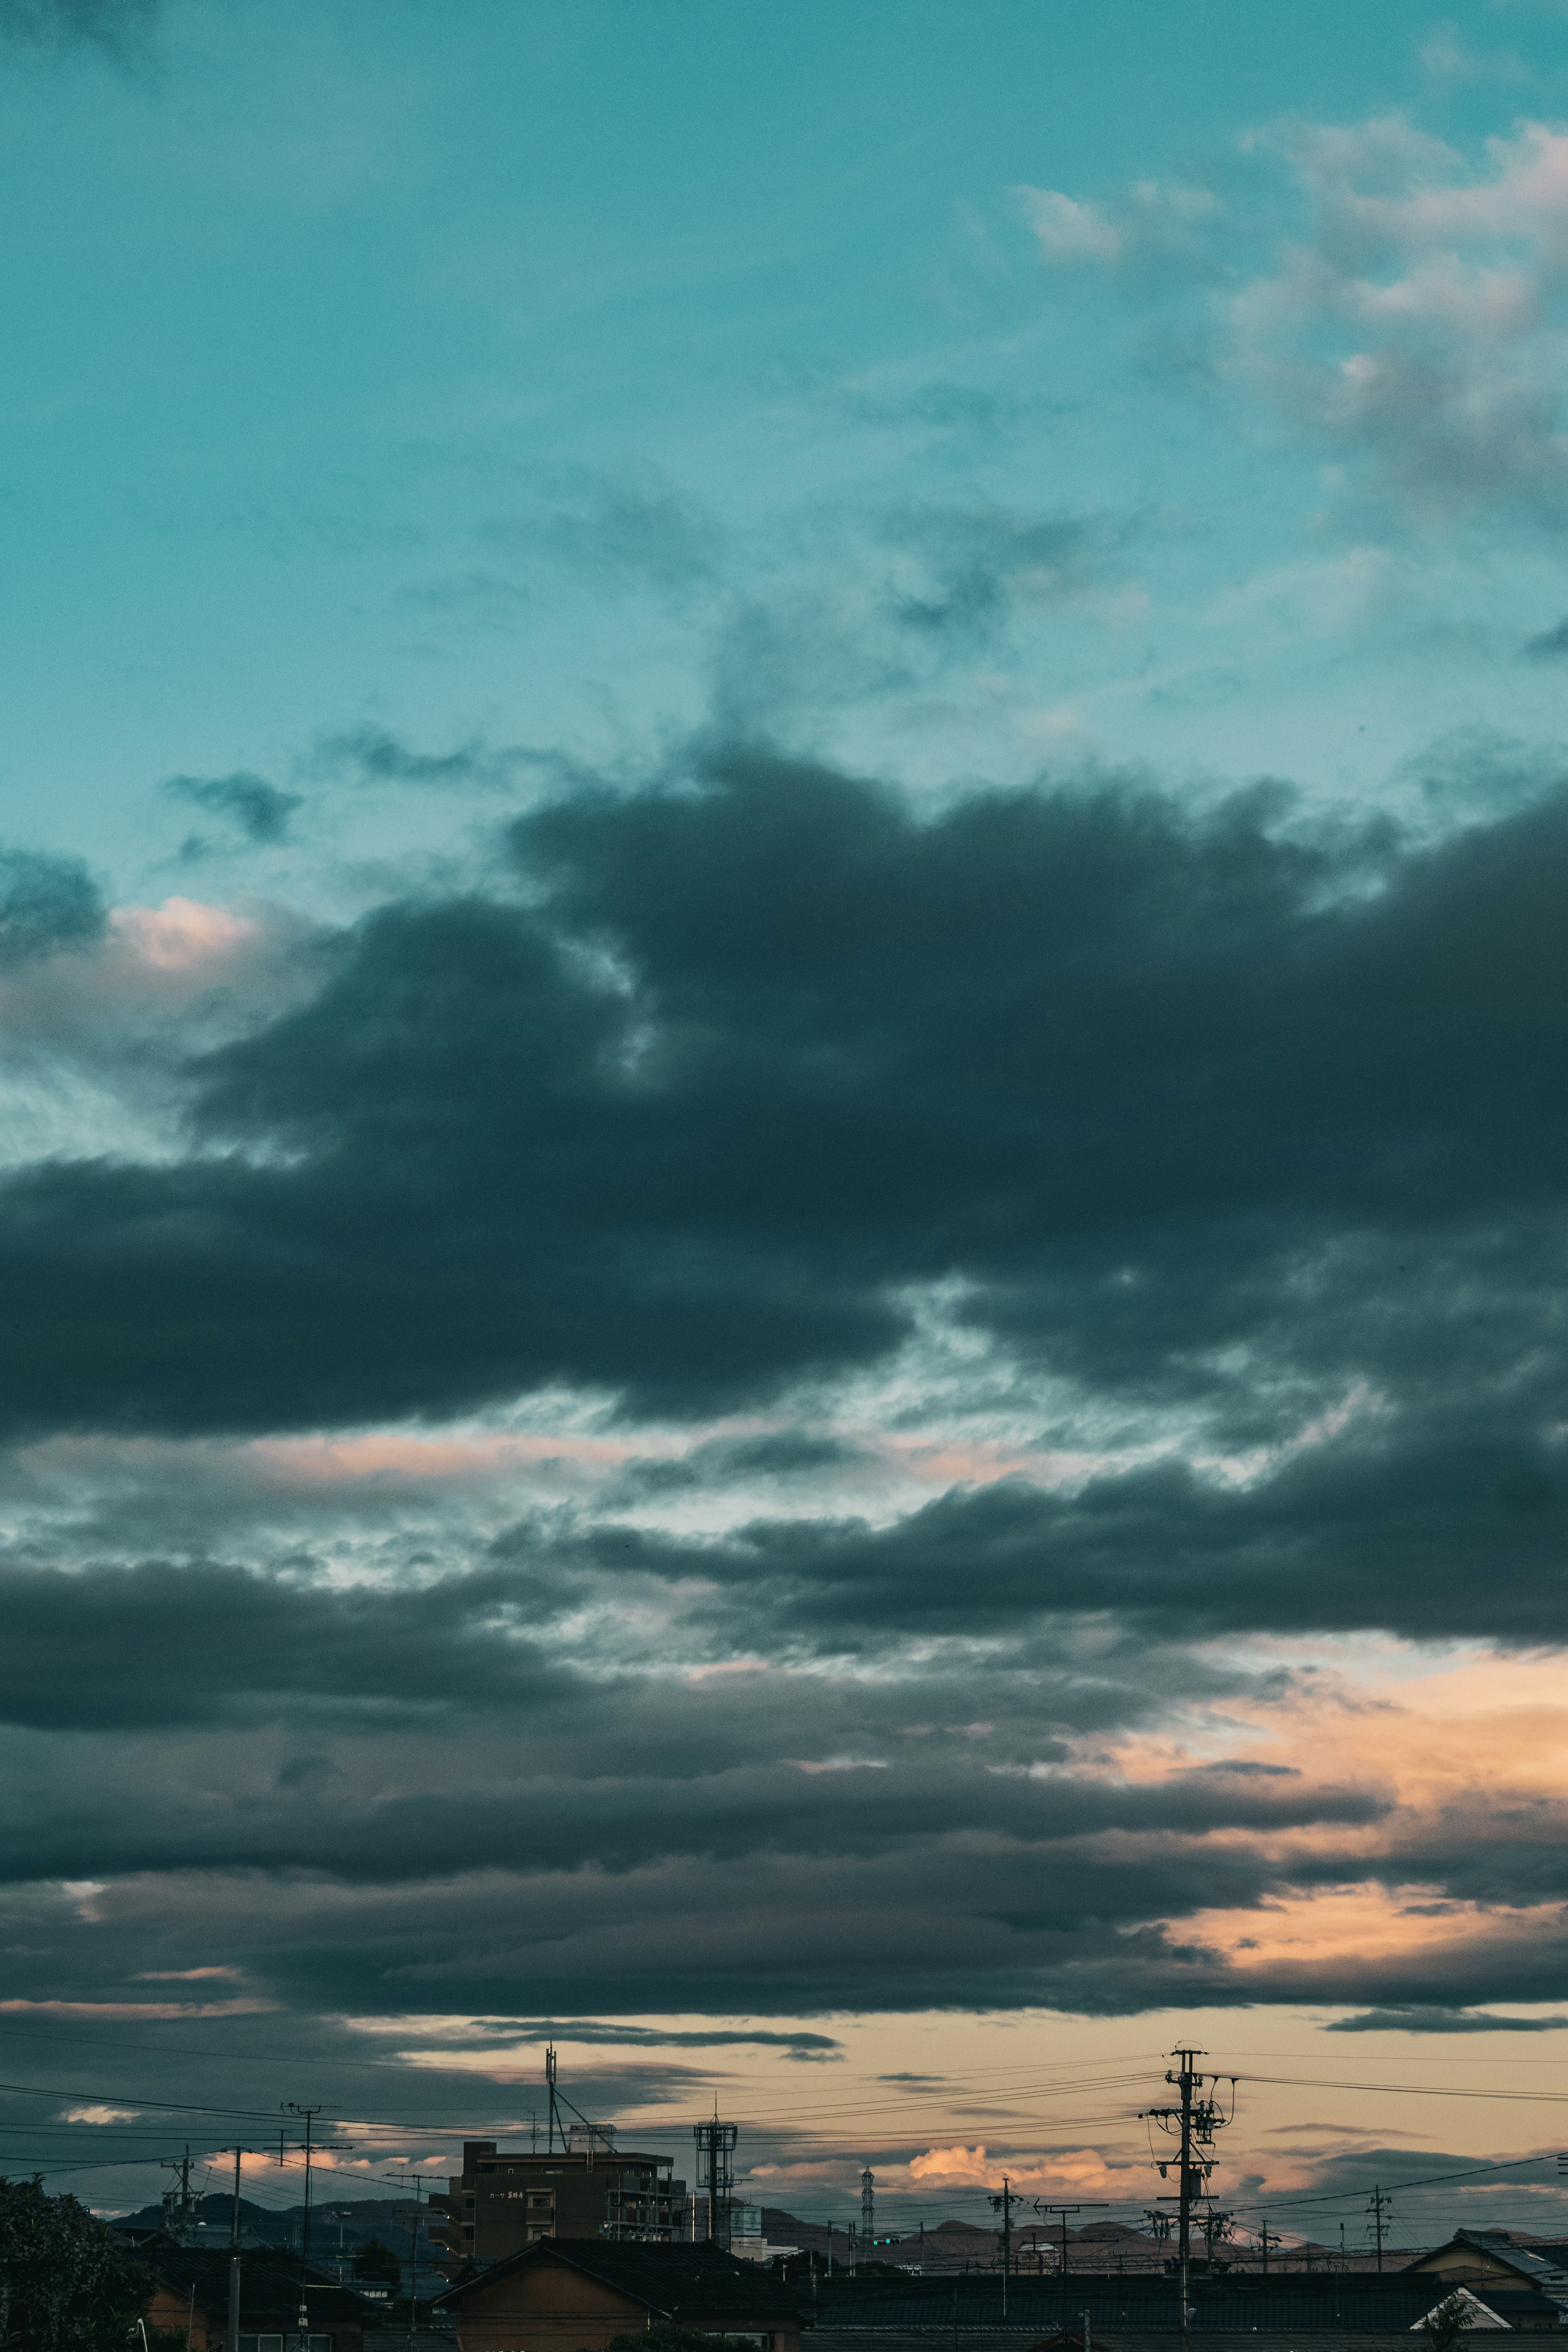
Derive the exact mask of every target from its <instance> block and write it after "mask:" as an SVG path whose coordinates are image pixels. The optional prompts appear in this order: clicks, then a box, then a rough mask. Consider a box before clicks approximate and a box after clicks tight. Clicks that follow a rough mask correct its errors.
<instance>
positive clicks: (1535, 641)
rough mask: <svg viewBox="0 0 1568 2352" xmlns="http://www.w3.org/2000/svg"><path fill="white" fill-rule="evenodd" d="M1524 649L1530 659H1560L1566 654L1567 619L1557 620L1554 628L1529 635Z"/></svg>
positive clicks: (1567, 646) (1567, 645)
mask: <svg viewBox="0 0 1568 2352" xmlns="http://www.w3.org/2000/svg"><path fill="white" fill-rule="evenodd" d="M1524 650H1525V652H1526V653H1527V654H1528V655H1529V656H1530V658H1531V661H1561V660H1562V659H1563V656H1564V655H1565V654H1568V621H1559V622H1558V624H1557V626H1556V627H1555V628H1554V629H1546V630H1543V631H1542V635H1540V636H1538V637H1531V640H1530V643H1529V644H1528V645H1527V646H1525V649H1524Z"/></svg>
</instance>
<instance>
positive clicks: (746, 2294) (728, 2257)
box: [433, 2238, 807, 2315]
mask: <svg viewBox="0 0 1568 2352" xmlns="http://www.w3.org/2000/svg"><path fill="white" fill-rule="evenodd" d="M552 2258H553V2259H554V2260H556V2261H558V2262H563V2263H570V2264H571V2265H572V2267H573V2269H574V2270H579V2271H582V2272H584V2273H586V2275H587V2276H588V2277H589V2278H596V2279H599V2280H601V2281H602V2282H603V2284H605V2286H610V2287H614V2288H616V2290H617V2292H618V2293H620V2294H626V2295H630V2296H631V2297H632V2298H633V2299H634V2300H635V2301H637V2302H638V2303H641V2304H645V2305H647V2308H648V2309H649V2310H650V2311H655V2312H658V2313H660V2314H663V2315H672V2314H674V2313H675V2312H677V2311H680V2310H688V2311H689V2310H691V2309H694V2308H697V2307H700V2308H702V2309H703V2310H707V2311H717V2310H721V2309H722V2310H725V2311H733V2312H735V2313H737V2314H741V2313H745V2312H756V2313H758V2314H759V2315H760V2314H762V2313H763V2312H770V2313H773V2314H774V2315H777V2314H778V2313H779V2312H781V2311H794V2310H796V2309H797V2308H798V2309H801V2310H803V2311H804V2310H805V2308H806V2307H807V2306H806V2305H805V2304H804V2303H803V2302H802V2299H801V2297H800V2296H799V2295H798V2294H797V2293H796V2292H795V2289H794V2288H793V2287H788V2286H784V2285H781V2284H780V2283H779V2281H778V2280H777V2279H775V2278H773V2277H772V2276H771V2275H770V2273H768V2272H766V2271H761V2272H759V2269H758V2266H757V2264H756V2263H743V2262H742V2261H740V2260H739V2258H738V2257H737V2256H736V2255H734V2254H727V2253H725V2252H723V2251H722V2250H721V2248H720V2247H718V2246H703V2245H697V2246H692V2245H674V2246H668V2245H637V2244H636V2243H619V2242H616V2241H615V2240H613V2239H605V2238H542V2239H540V2241H539V2242H538V2243H537V2244H536V2245H532V2246H528V2247H525V2248H524V2250H523V2251H522V2252H521V2253H519V2254H510V2255H508V2257H507V2258H506V2260H505V2261H504V2262H499V2263H490V2265H489V2268H488V2269H487V2270H481V2271H476V2272H474V2273H472V2274H471V2275H470V2276H469V2277H468V2278H464V2279H458V2281H457V2282H456V2284H454V2285H452V2286H449V2287H448V2288H447V2292H446V2294H439V2295H437V2297H436V2299H435V2304H434V2305H433V2308H434V2309H436V2310H437V2311H438V2310H440V2309H441V2307H442V2306H443V2305H457V2304H459V2303H461V2301H462V2299H463V2297H464V2296H465V2295H466V2294H472V2293H473V2291H474V2289H475V2288H476V2287H478V2286H488V2285H489V2284H490V2282H491V2281H492V2280H494V2279H497V2278H506V2277H510V2275H511V2273H513V2272H515V2271H519V2270H521V2269H523V2268H524V2267H525V2266H527V2265H529V2264H531V2263H541V2262H547V2261H549V2260H551V2259H552Z"/></svg>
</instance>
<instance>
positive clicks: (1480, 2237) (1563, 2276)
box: [1437, 2230, 1568, 2305]
mask: <svg viewBox="0 0 1568 2352" xmlns="http://www.w3.org/2000/svg"><path fill="white" fill-rule="evenodd" d="M1449 2243H1450V2245H1453V2246H1458V2245H1467V2246H1480V2247H1482V2248H1484V2249H1485V2251H1486V2252H1488V2253H1489V2254H1493V2255H1495V2256H1496V2258H1497V2260H1498V2261H1499V2262H1502V2263H1508V2265H1509V2267H1510V2269H1511V2270H1516V2271H1517V2272H1518V2273H1519V2274H1520V2276H1521V2278H1527V2279H1529V2280H1530V2281H1531V2284H1533V2285H1535V2286H1538V2287H1539V2288H1540V2290H1541V2292H1542V2294H1549V2295H1550V2296H1551V2297H1552V2302H1553V2303H1555V2304H1559V2305H1568V2267H1565V2266H1564V2263H1563V2255H1564V2253H1565V2252H1568V2248H1564V2247H1562V2246H1516V2245H1515V2244H1514V2243H1513V2242H1512V2240H1511V2239H1510V2238H1505V2237H1502V2236H1500V2234H1499V2233H1498V2232H1496V2231H1491V2230H1459V2231H1456V2233H1455V2235H1454V2237H1453V2238H1452V2239H1451V2240H1450V2241H1449ZM1437 2251H1438V2252H1439V2253H1442V2252H1447V2249H1446V2248H1444V2247H1439V2248H1438V2250H1437Z"/></svg>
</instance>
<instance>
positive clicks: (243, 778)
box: [163, 768, 304, 842]
mask: <svg viewBox="0 0 1568 2352" xmlns="http://www.w3.org/2000/svg"><path fill="white" fill-rule="evenodd" d="M163 789H164V791H165V792H166V793H174V795H175V797H176V798H177V799H180V800H186V801H194V802H195V804H196V806H197V807H198V808H205V809H210V810H212V811H213V813H214V814H215V815H218V816H226V817H232V818H233V820H234V822H235V823H236V824H237V825H238V826H239V828H240V831H241V832H242V833H244V834H247V835H248V836H249V838H250V839H251V840H252V841H257V842H273V841H281V840H282V839H283V837H284V835H285V834H286V833H287V832H288V829H289V818H290V817H291V816H292V815H293V814H294V811H295V810H296V809H297V808H300V807H302V806H303V804H304V800H303V795H302V794H301V793H286V792H282V791H280V790H279V787H278V786H277V785H276V784H269V783H268V782H267V781H266V779H265V778H264V777H262V776H253V775H252V774H251V773H250V772H249V771H248V770H247V769H244V768H241V769H237V770H236V772H235V773H234V774H233V775H232V776H171V777H170V779H169V781H168V782H167V783H166V784H165V785H164V787H163Z"/></svg>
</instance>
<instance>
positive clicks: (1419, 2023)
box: [1323, 2007, 1568, 2033]
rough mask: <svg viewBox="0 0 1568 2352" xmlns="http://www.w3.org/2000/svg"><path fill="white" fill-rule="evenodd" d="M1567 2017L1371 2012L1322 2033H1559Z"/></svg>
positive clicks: (1566, 2025) (1444, 2011)
mask: <svg viewBox="0 0 1568 2352" xmlns="http://www.w3.org/2000/svg"><path fill="white" fill-rule="evenodd" d="M1565 2028H1568V2017H1494V2016H1492V2015H1491V2014H1490V2013H1489V2011H1486V2010H1474V2009H1441V2008H1437V2007H1433V2008H1431V2009H1372V2010H1368V2011H1365V2012H1364V2013H1363V2015H1362V2016H1360V2017H1340V2018H1336V2019H1335V2020H1334V2021H1333V2023H1332V2024H1331V2025H1326V2026H1325V2027H1324V2028H1323V2031H1324V2032H1325V2033H1561V2032H1563V2030H1564V2029H1565Z"/></svg>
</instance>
